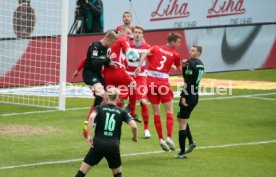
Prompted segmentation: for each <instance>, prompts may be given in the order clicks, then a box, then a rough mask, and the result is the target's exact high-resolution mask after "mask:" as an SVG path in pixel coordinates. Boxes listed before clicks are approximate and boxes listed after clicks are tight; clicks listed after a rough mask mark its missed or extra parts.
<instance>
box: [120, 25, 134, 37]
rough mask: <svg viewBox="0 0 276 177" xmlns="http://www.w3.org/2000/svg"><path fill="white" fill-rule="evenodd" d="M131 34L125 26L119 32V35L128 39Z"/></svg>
mask: <svg viewBox="0 0 276 177" xmlns="http://www.w3.org/2000/svg"><path fill="white" fill-rule="evenodd" d="M131 34H132V31H131V29H130V28H129V27H127V26H122V27H121V30H120V35H124V36H126V37H129V36H130V35H131Z"/></svg>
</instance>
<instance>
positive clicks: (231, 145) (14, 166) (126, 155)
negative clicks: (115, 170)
mask: <svg viewBox="0 0 276 177" xmlns="http://www.w3.org/2000/svg"><path fill="white" fill-rule="evenodd" d="M270 143H276V140H270V141H258V142H248V143H236V144H225V145H216V146H202V147H197V148H196V149H195V150H199V149H215V148H227V147H236V146H250V145H260V144H270ZM159 153H165V151H149V152H137V153H130V154H122V155H121V156H122V157H129V156H138V155H148V154H159ZM82 160H83V159H72V160H61V161H51V162H39V163H32V164H23V165H13V166H2V167H0V170H4V169H14V168H22V167H33V166H42V165H53V164H64V163H71V162H79V161H82Z"/></svg>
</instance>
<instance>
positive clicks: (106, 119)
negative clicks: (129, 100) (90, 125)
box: [94, 104, 130, 145]
mask: <svg viewBox="0 0 276 177" xmlns="http://www.w3.org/2000/svg"><path fill="white" fill-rule="evenodd" d="M95 111H96V112H97V116H96V120H97V126H96V130H95V138H94V143H97V142H101V141H104V140H107V141H112V142H114V143H115V144H117V145H119V141H120V136H121V127H122V122H123V121H125V122H128V121H129V120H130V117H129V115H128V114H127V112H125V111H124V110H122V109H120V108H119V107H117V106H116V105H114V104H105V105H101V106H97V107H96V108H95Z"/></svg>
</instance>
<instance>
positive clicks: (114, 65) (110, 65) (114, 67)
mask: <svg viewBox="0 0 276 177" xmlns="http://www.w3.org/2000/svg"><path fill="white" fill-rule="evenodd" d="M109 67H110V68H113V69H117V68H118V66H117V65H116V64H113V63H110V64H109Z"/></svg>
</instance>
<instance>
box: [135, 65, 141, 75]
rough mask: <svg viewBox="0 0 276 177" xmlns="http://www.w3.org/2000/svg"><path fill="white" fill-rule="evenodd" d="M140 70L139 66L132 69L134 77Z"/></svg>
mask: <svg viewBox="0 0 276 177" xmlns="http://www.w3.org/2000/svg"><path fill="white" fill-rule="evenodd" d="M140 72H141V68H139V67H137V68H136V69H135V71H134V77H136V76H137V75H138V73H140Z"/></svg>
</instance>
